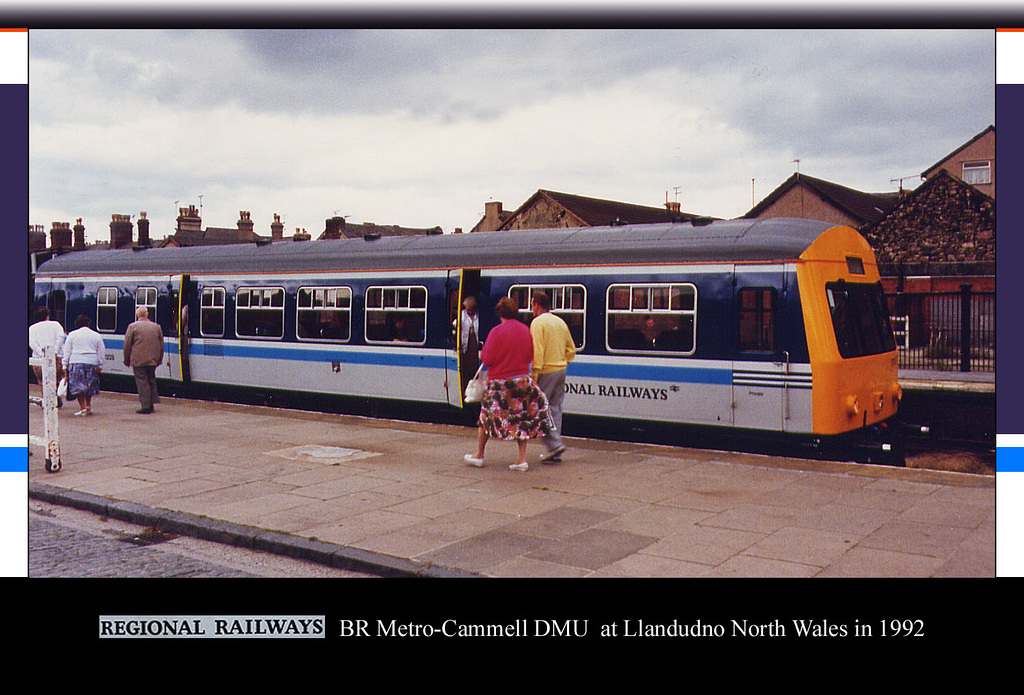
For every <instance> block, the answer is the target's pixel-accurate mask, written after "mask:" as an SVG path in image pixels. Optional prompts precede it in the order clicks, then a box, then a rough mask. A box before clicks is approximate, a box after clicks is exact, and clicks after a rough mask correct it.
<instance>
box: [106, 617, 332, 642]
mask: <svg viewBox="0 0 1024 695" xmlns="http://www.w3.org/2000/svg"><path fill="white" fill-rule="evenodd" d="M325 623H326V618H325V616H322V615H258V616H257V615H175V616H167V615H101V616H100V619H99V636H100V638H101V639H109V638H118V639H146V638H161V639H166V638H179V639H181V638H184V639H197V638H198V639H202V638H221V639H225V638H226V639H230V638H236V639H238V638H243V639H244V638H264V639H267V638H270V639H308V638H313V639H316V638H320V639H322V638H323V637H324V635H325Z"/></svg>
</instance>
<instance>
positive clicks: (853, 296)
mask: <svg viewBox="0 0 1024 695" xmlns="http://www.w3.org/2000/svg"><path fill="white" fill-rule="evenodd" d="M825 293H826V296H827V297H828V308H829V311H830V312H831V314H832V328H833V329H834V331H835V334H836V344H837V345H838V347H839V354H840V355H841V356H842V357H843V358H851V357H864V356H866V355H878V354H881V353H884V352H892V351H893V350H895V349H896V339H895V337H893V333H892V324H891V323H889V311H888V310H887V308H886V304H885V297H884V296H883V295H882V286H881V284H880V283H875V284H867V283H853V282H842V281H841V282H831V283H828V284H827V285H825Z"/></svg>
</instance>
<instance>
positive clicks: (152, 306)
mask: <svg viewBox="0 0 1024 695" xmlns="http://www.w3.org/2000/svg"><path fill="white" fill-rule="evenodd" d="M140 306H144V307H146V311H147V312H148V313H149V319H150V321H156V288H155V287H140V288H138V289H137V290H135V309H136V310H138V308H139V307H140Z"/></svg>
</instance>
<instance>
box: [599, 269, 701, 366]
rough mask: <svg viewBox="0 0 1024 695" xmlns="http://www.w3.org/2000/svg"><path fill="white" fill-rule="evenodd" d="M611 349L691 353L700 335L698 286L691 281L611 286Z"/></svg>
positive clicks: (609, 321) (608, 331) (609, 329)
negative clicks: (685, 282) (698, 334)
mask: <svg viewBox="0 0 1024 695" xmlns="http://www.w3.org/2000/svg"><path fill="white" fill-rule="evenodd" d="M606 315H607V322H608V323H607V341H608V350H609V351H611V352H640V353H645V352H653V353H665V354H675V355H678V354H692V353H693V351H694V349H695V344H696V336H697V288H696V287H695V286H694V285H691V284H667V283H665V284H663V283H658V284H643V285H641V284H630V285H625V284H621V285H611V286H609V287H608V310H607V312H606Z"/></svg>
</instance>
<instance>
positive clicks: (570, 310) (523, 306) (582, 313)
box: [508, 285, 587, 350]
mask: <svg viewBox="0 0 1024 695" xmlns="http://www.w3.org/2000/svg"><path fill="white" fill-rule="evenodd" d="M537 292H543V293H544V294H546V295H547V296H548V297H550V298H551V313H552V314H554V315H555V316H558V317H559V318H561V319H562V320H563V321H565V323H566V325H567V326H569V332H570V333H571V334H572V340H573V342H574V343H575V344H576V349H577V350H581V349H582V348H583V342H584V336H585V335H586V331H585V328H586V326H585V324H586V316H587V289H586V288H585V287H584V286H583V285H513V286H512V287H510V288H509V290H508V296H509V297H511V298H512V299H513V300H515V302H516V304H517V305H518V306H519V320H520V321H522V322H523V323H525V324H526V325H527V326H529V325H530V322H532V321H533V311H532V310H531V309H530V305H531V302H532V297H533V295H534V294H535V293H537Z"/></svg>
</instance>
